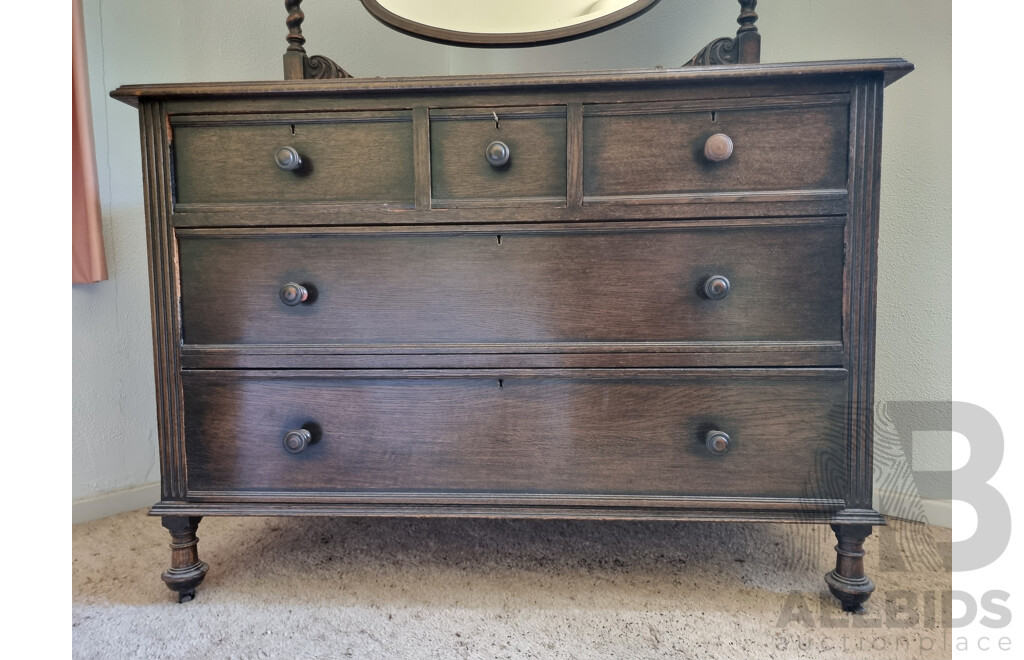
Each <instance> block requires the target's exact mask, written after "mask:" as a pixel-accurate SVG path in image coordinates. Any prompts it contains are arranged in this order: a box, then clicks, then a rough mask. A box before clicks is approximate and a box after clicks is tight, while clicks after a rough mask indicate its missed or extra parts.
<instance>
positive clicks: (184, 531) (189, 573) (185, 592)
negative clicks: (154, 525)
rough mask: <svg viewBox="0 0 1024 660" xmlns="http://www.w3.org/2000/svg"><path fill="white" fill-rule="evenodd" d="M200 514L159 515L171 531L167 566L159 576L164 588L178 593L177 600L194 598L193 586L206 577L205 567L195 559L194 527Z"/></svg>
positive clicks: (197, 540) (206, 568) (184, 601)
mask: <svg viewBox="0 0 1024 660" xmlns="http://www.w3.org/2000/svg"><path fill="white" fill-rule="evenodd" d="M200 520H202V517H200V516H163V518H162V522H163V526H164V527H166V528H167V531H169V532H170V533H171V567H170V568H169V569H167V571H166V572H165V573H164V574H163V575H162V576H161V577H162V578H163V581H164V582H165V583H166V584H167V588H168V589H171V590H172V591H177V592H178V602H179V603H187V602H188V601H190V600H192V599H193V598H195V595H196V587H198V586H199V584H200V583H201V582H202V581H203V578H205V577H206V571H207V570H209V568H210V567H209V566H207V565H206V562H203V561H200V560H199V549H198V548H197V545H198V544H199V538H198V537H196V528H198V527H199V521H200Z"/></svg>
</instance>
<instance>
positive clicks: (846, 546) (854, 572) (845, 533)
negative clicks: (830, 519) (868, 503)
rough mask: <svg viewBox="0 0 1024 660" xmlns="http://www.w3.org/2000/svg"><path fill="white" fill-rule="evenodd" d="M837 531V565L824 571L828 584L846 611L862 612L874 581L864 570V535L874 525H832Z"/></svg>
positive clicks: (867, 533)
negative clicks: (830, 569) (826, 571)
mask: <svg viewBox="0 0 1024 660" xmlns="http://www.w3.org/2000/svg"><path fill="white" fill-rule="evenodd" d="M832 531H833V532H835V533H836V539H837V540H838V541H839V542H838V543H837V544H836V567H835V569H834V570H832V571H830V572H828V573H827V574H826V575H825V584H827V585H828V589H829V591H831V592H832V595H833V596H835V597H836V598H838V599H839V601H840V602H841V603H842V604H843V609H844V610H846V611H847V612H861V611H863V610H864V607H863V604H864V602H865V601H866V600H867V599H868V598H870V597H871V593H872V592H873V591H874V590H875V583H874V582H872V581H871V580H870V579H869V578H868V576H866V575H865V574H864V539H866V538H867V537H869V536H871V525H832Z"/></svg>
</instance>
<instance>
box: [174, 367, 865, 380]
mask: <svg viewBox="0 0 1024 660" xmlns="http://www.w3.org/2000/svg"><path fill="white" fill-rule="evenodd" d="M184 375H187V376H188V377H189V378H191V379H198V380H215V379H218V378H224V379H227V380H230V381H237V380H241V379H255V380H261V379H274V380H281V379H290V378H296V379H302V380H305V379H338V378H369V379H380V378H386V379H394V378H426V379H429V378H442V379H443V378H455V379H460V380H461V379H467V378H570V379H580V378H584V379H588V380H589V379H599V378H607V379H629V380H648V379H649V380H658V379H696V378H750V379H753V378H759V379H765V380H787V379H804V380H811V379H825V380H843V379H845V378H847V377H848V375H849V372H848V371H847V370H846V369H841V368H787V367H780V368H778V369H774V368H773V369H765V368H748V367H737V368H711V369H699V368H698V369H685V368H642V369H620V368H612V369H600V368H593V369H547V368H541V369H522V368H511V369H201V370H189V371H187V372H185V374H184Z"/></svg>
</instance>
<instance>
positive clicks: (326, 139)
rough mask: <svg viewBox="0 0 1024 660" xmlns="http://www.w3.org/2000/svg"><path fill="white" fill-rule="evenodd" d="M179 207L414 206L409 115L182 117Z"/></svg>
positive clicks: (177, 158) (177, 127) (177, 150)
mask: <svg viewBox="0 0 1024 660" xmlns="http://www.w3.org/2000/svg"><path fill="white" fill-rule="evenodd" d="M171 125H172V127H173V131H174V138H173V143H172V147H173V151H174V172H175V203H176V204H259V203H275V202H298V203H301V202H340V203H368V204H396V205H405V206H411V205H412V204H413V200H414V178H413V130H412V114H411V113H410V112H384V113H364V112H346V113H324V114H318V115H299V116H267V115H254V116H230V115H226V116H178V117H172V118H171Z"/></svg>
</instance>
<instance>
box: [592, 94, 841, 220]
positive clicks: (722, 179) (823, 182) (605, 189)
mask: <svg viewBox="0 0 1024 660" xmlns="http://www.w3.org/2000/svg"><path fill="white" fill-rule="evenodd" d="M848 103H849V99H848V97H846V96H845V95H821V96H814V97H780V98H777V99H754V100H750V101H746V102H738V101H722V102H717V103H716V102H712V101H705V102H700V103H689V104H680V103H650V104H642V103H619V104H607V105H588V106H585V108H584V119H583V192H584V200H585V202H591V203H594V202H599V201H601V200H602V199H605V198H611V199H612V200H616V199H619V198H623V197H626V198H631V197H637V198H642V197H644V196H662V197H664V196H672V195H684V196H685V195H699V194H709V193H723V192H749V191H753V192H766V191H791V190H795V191H806V190H831V191H834V190H837V189H844V188H845V187H846V185H847V161H848V159H849V144H848V139H849V138H848V136H849V107H848ZM717 134H722V135H725V136H727V137H728V138H729V140H731V142H732V152H731V155H730V156H728V158H726V159H725V160H722V161H713V160H710V159H709V157H708V156H707V155H706V154H705V146H706V144H707V142H708V139H709V138H711V137H712V136H714V135H717ZM719 147H721V145H720V144H719Z"/></svg>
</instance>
